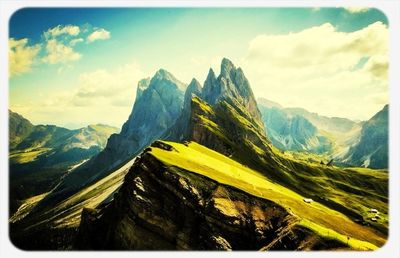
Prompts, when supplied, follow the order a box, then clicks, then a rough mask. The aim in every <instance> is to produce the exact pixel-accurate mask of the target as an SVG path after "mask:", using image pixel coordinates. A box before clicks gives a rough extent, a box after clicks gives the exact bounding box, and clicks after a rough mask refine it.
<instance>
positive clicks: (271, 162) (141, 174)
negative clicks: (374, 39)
mask: <svg viewBox="0 0 400 258" xmlns="http://www.w3.org/2000/svg"><path fill="white" fill-rule="evenodd" d="M151 81H152V80H150V83H149V86H148V87H144V88H145V89H144V90H143V92H142V93H141V96H140V98H143V97H144V96H145V94H146V91H150V89H151V88H152V86H151ZM192 82H193V83H191V84H192V85H191V87H190V88H189V87H188V89H187V90H186V93H187V94H185V95H186V97H185V96H184V95H183V92H182V95H181V97H182V98H181V99H182V112H181V113H180V114H179V115H177V119H176V120H175V121H171V124H168V125H167V126H166V127H163V128H162V129H161V130H160V131H159V132H157V135H158V136H157V137H159V138H161V139H162V138H163V137H165V136H172V135H174V136H177V139H175V140H174V141H164V140H159V139H155V140H153V142H152V143H149V144H148V145H147V146H145V147H144V150H142V151H141V152H138V153H137V155H136V157H135V158H132V157H131V158H130V159H127V160H128V161H127V162H124V161H122V164H121V165H120V166H117V167H115V168H114V169H112V170H109V172H107V173H103V175H104V177H102V178H101V179H100V178H99V177H98V174H96V173H89V175H90V176H91V178H90V180H80V178H79V176H82V178H84V177H86V175H83V174H81V173H82V170H80V171H79V170H75V171H73V172H72V173H70V174H69V175H68V180H67V179H64V181H63V184H64V185H61V186H59V187H58V188H56V189H55V190H54V191H53V192H52V193H50V194H49V195H48V196H50V197H48V196H45V197H43V196H37V197H36V198H35V199H34V200H30V201H29V202H26V203H25V204H24V205H25V206H24V207H29V208H27V209H26V210H20V211H19V212H17V213H16V215H15V216H13V217H12V219H11V220H10V223H11V225H10V227H11V233H10V238H11V239H12V241H13V243H15V244H16V246H19V247H20V248H23V249H28V250H31V249H41V248H42V249H43V248H50V249H61V248H67V249H95V250H99V249H102V250H104V249H106V250H107V249H111V250H115V249H123V250H126V249H130V250H148V249H157V250H175V249H186V250H187V249H190V250H192V249H195V250H202V249H212V250H229V249H232V250H256V249H258V250H315V249H333V250H336V249H351V250H375V249H377V248H378V247H380V246H382V245H383V244H384V243H385V241H386V239H387V230H388V220H387V218H388V217H387V213H388V205H387V203H388V202H387V201H388V187H387V185H388V173H387V171H386V170H371V169H367V168H340V167H336V166H334V165H332V166H331V165H325V164H320V162H314V161H304V160H298V159H295V158H293V157H291V156H288V155H287V154H286V153H283V152H281V151H279V150H278V149H277V148H276V147H274V146H273V145H272V144H271V142H270V141H269V139H268V138H267V134H266V131H265V127H264V124H263V121H262V119H261V113H260V110H259V109H258V107H257V105H256V102H255V98H254V94H253V93H252V91H251V88H250V84H249V82H248V80H247V79H246V77H245V76H244V72H243V71H242V70H241V69H240V68H236V67H235V66H234V65H233V64H232V62H231V61H229V60H227V59H223V60H222V62H221V73H220V75H218V77H217V76H216V75H215V74H214V72H213V71H212V70H211V69H210V71H209V74H208V76H207V79H206V80H205V82H204V86H203V87H202V88H200V87H199V85H198V83H196V81H192ZM140 98H139V100H138V99H137V100H136V102H135V105H134V110H135V109H136V108H137V107H138V106H139V104H136V103H138V101H140ZM189 99H190V101H188V100H189ZM151 101H153V100H152V99H148V100H147V102H146V103H152V102H151ZM155 103H158V104H160V102H155ZM189 103H190V105H189ZM143 106H145V105H144V104H143ZM147 108H148V109H149V110H153V109H154V107H147ZM134 112H135V111H134ZM142 114H143V113H142V112H135V114H132V115H131V116H130V118H129V120H131V119H138V120H137V121H140V122H141V123H143V124H133V123H132V124H129V125H126V126H125V128H126V130H127V129H128V128H129V130H127V132H128V131H129V135H131V132H133V131H134V132H135V133H136V132H138V133H139V132H140V128H142V127H143V128H147V129H148V130H150V129H151V128H150V127H148V124H147V123H150V122H154V119H153V120H152V121H150V120H148V119H147V118H145V117H142V118H140V117H141V116H142ZM147 115H150V116H151V117H153V118H154V117H157V116H153V114H147ZM136 116H138V117H139V118H140V119H139V118H135V117H136ZM167 117H168V116H167ZM185 117H186V118H187V119H188V120H186V119H184V118H185ZM163 120H164V119H163ZM164 121H168V119H166V118H165V120H164ZM127 123H128V122H127ZM298 123H299V124H300V123H301V122H300V121H299V122H298ZM182 125H187V127H186V126H182ZM267 126H268V125H267ZM306 127H307V126H303V125H301V126H300V125H299V126H294V128H306ZM134 129H135V130H134ZM123 131H125V130H122V131H121V134H122V132H123ZM151 132H152V133H154V131H151ZM170 133H171V134H170ZM172 133H174V134H172ZM121 134H119V135H120V136H121V138H120V139H121V140H120V141H119V142H115V143H118V145H116V146H115V147H114V150H115V152H113V153H114V154H116V155H124V153H125V152H126V151H128V150H129V148H132V146H131V145H132V144H133V143H134V142H137V141H133V140H132V139H131V138H129V137H126V138H122V135H121ZM132 134H133V133H132ZM124 136H128V135H124ZM113 137H115V136H112V137H110V140H111V139H112V138H113ZM144 137H146V139H150V138H152V137H151V136H149V135H146V136H144ZM110 140H109V141H108V143H107V147H106V149H105V151H104V152H103V153H107V151H109V150H107V149H108V148H110V149H112V148H111V147H112V146H110ZM113 153H112V152H109V154H110V155H108V157H112V155H111V154H113ZM304 155H305V156H307V155H308V154H304ZM99 156H100V154H99ZM99 156H98V157H99ZM98 157H96V158H93V159H92V160H91V162H94V163H95V165H93V166H96V167H97V168H98V170H97V172H98V171H100V172H101V171H102V169H104V168H105V167H109V166H110V163H107V160H105V159H98ZM117 158H118V156H117V157H116V159H114V160H117ZM110 160H111V158H110ZM120 160H123V158H120ZM86 164H87V163H86ZM82 167H84V166H82ZM78 171H79V172H80V173H76V172H78ZM72 175H74V177H72ZM66 178H67V177H66ZM72 179H75V181H74V180H72ZM69 180H71V181H69ZM71 182H80V183H82V182H83V183H84V184H82V185H80V186H79V185H77V184H75V185H74V184H72V183H71ZM67 183H68V184H67ZM70 183H71V184H70ZM75 186H76V187H75ZM62 187H66V188H65V189H71V187H75V191H74V192H73V194H70V195H67V196H69V197H68V198H65V195H64V196H63V195H59V196H60V198H59V199H58V201H57V202H54V201H53V202H49V200H51V198H54V193H56V192H58V191H59V190H61V191H62V189H63V188H62ZM43 207H46V209H43ZM83 207H87V208H86V209H83V210H82V208H83ZM372 207H373V208H374V209H377V210H379V212H380V216H381V217H380V218H379V220H377V221H372V220H370V218H371V214H370V212H369V210H370V209H371V208H372ZM39 235H40V236H42V237H41V238H38V237H36V236H39ZM54 239H56V241H52V240H54ZM49 246H50V247H49Z"/></svg>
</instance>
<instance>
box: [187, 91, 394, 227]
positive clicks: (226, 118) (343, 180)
mask: <svg viewBox="0 0 400 258" xmlns="http://www.w3.org/2000/svg"><path fill="white" fill-rule="evenodd" d="M192 119H193V120H194V121H193V124H194V129H193V131H194V133H193V135H194V136H193V137H192V139H191V140H193V141H196V142H198V143H200V144H202V145H204V146H206V147H208V148H210V149H213V150H216V151H217V152H220V153H223V154H225V155H226V156H229V157H231V158H232V159H233V160H235V161H238V162H239V163H241V164H245V165H247V166H248V167H250V168H252V169H254V170H256V171H259V172H260V173H261V174H262V175H264V176H265V177H266V178H268V179H269V180H271V181H272V182H275V183H278V184H280V185H282V186H285V187H286V188H289V189H291V190H292V191H294V192H296V193H298V194H300V195H302V196H305V197H307V198H313V199H315V200H318V201H319V202H321V203H323V204H324V205H325V206H327V207H329V208H331V209H333V210H337V211H339V212H340V213H343V214H345V215H346V216H348V217H349V218H351V219H352V220H354V221H355V220H357V221H358V222H359V223H363V224H366V225H370V226H372V227H373V228H374V229H376V230H378V231H379V232H380V233H381V234H382V235H387V233H388V232H387V231H388V220H387V212H388V173H387V171H385V170H374V172H371V171H372V170H368V171H370V172H367V170H365V171H363V172H362V173H361V172H360V170H359V169H343V168H338V167H335V166H326V165H322V164H320V162H319V161H318V159H316V157H314V156H313V157H308V156H307V154H302V155H304V157H301V158H300V159H299V157H297V156H295V157H293V155H292V156H291V155H287V154H286V153H282V152H281V151H279V150H278V149H277V148H275V147H274V146H272V145H271V143H270V142H269V141H268V139H267V138H266V136H265V133H264V132H263V131H262V130H261V128H260V127H259V126H258V125H257V124H256V123H254V121H252V117H251V116H250V115H249V114H248V112H247V111H246V109H245V108H244V107H243V106H241V105H240V104H237V103H234V101H233V102H232V101H231V102H230V101H223V102H221V103H218V104H217V105H216V106H214V107H211V106H209V105H208V104H207V103H205V102H204V101H202V100H201V99H199V98H193V99H192ZM221 146H222V147H221ZM226 146H228V147H226ZM226 149H227V150H229V151H228V152H227V151H225V150H226ZM371 208H376V209H378V210H379V211H380V212H381V214H380V215H381V218H380V219H378V221H377V222H373V221H371V220H370V215H371V214H369V213H368V210H369V209H371Z"/></svg>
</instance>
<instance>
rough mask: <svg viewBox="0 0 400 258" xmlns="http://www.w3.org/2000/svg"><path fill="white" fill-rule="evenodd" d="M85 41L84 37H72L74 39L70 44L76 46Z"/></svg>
mask: <svg viewBox="0 0 400 258" xmlns="http://www.w3.org/2000/svg"><path fill="white" fill-rule="evenodd" d="M83 41H84V40H83V38H77V39H72V40H71V41H70V42H69V44H70V45H71V46H75V45H76V44H78V43H81V42H83Z"/></svg>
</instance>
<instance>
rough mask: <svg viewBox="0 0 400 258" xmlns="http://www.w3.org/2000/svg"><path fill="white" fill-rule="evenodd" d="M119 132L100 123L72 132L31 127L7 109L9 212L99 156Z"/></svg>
mask: <svg viewBox="0 0 400 258" xmlns="http://www.w3.org/2000/svg"><path fill="white" fill-rule="evenodd" d="M118 130H119V129H118V128H115V127H111V126H107V125H102V124H97V125H89V126H87V127H84V128H80V129H75V130H69V129H66V128H63V127H58V126H55V125H33V124H32V123H31V122H30V121H29V120H27V119H26V118H24V117H22V116H21V115H19V114H17V113H15V112H12V111H11V110H10V111H9V135H10V136H9V137H10V142H9V151H10V159H9V160H10V196H11V198H10V200H11V204H10V209H11V211H15V209H16V207H17V206H18V203H19V202H20V201H21V200H23V199H26V198H29V197H32V196H34V195H37V194H41V193H44V192H47V191H49V190H50V189H51V188H52V187H54V186H55V185H56V184H57V183H58V182H59V180H60V179H61V178H62V177H63V176H64V175H65V174H66V173H68V171H70V170H71V169H73V167H74V166H76V165H79V164H81V163H82V162H84V161H86V160H88V159H90V158H91V157H92V156H94V155H96V154H97V153H99V152H100V151H101V150H102V149H103V148H104V147H105V144H106V142H107V139H108V137H109V136H110V135H111V134H112V133H115V132H117V131H118ZM32 181H33V182H35V184H34V185H32Z"/></svg>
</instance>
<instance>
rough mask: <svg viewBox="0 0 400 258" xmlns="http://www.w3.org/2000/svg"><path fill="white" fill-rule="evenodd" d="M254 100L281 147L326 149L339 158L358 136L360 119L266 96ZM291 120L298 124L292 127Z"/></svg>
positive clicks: (271, 133)
mask: <svg viewBox="0 0 400 258" xmlns="http://www.w3.org/2000/svg"><path fill="white" fill-rule="evenodd" d="M258 104H259V108H260V110H261V112H262V114H263V120H264V123H265V124H266V127H267V133H268V137H269V138H270V139H271V141H272V143H273V144H274V145H275V146H276V147H278V148H280V149H282V150H295V151H297V150H306V151H310V152H313V153H326V154H329V156H330V157H331V158H334V159H335V160H341V159H342V158H343V156H344V155H345V154H346V153H347V152H348V151H349V149H350V147H351V146H353V145H354V144H355V143H356V142H357V141H358V139H359V136H360V131H361V125H362V122H355V121H352V120H350V119H347V118H340V117H326V116H322V115H319V114H317V113H312V112H309V111H307V110H305V109H303V108H285V107H283V106H282V105H280V104H278V103H276V102H273V101H270V100H267V99H258ZM292 120H297V122H295V123H293V121H292ZM292 124H294V125H296V124H297V125H298V126H300V127H301V128H299V127H297V130H293V128H292Z"/></svg>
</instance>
